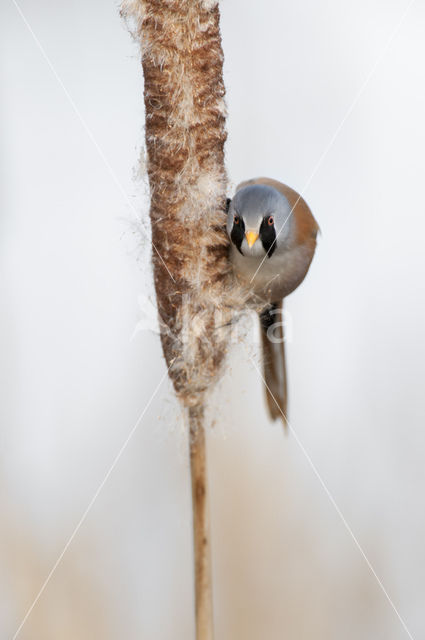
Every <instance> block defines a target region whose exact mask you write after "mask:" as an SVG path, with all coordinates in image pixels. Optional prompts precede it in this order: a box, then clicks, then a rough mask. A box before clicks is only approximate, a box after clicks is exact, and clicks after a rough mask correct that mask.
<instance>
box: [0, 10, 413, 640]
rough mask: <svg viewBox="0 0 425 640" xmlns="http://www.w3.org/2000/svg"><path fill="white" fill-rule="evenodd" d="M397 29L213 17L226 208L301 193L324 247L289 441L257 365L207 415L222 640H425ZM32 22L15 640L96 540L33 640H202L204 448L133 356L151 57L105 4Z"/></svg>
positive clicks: (296, 312)
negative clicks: (195, 456)
mask: <svg viewBox="0 0 425 640" xmlns="http://www.w3.org/2000/svg"><path fill="white" fill-rule="evenodd" d="M408 5H409V1H408V0H385V1H384V0H373V1H372V2H370V1H366V0H359V1H358V2H346V1H344V2H341V1H338V0H320V1H319V2H317V1H314V0H297V2H294V1H293V2H288V1H285V2H278V1H277V0H263V1H262V2H246V0H245V1H244V0H225V1H223V2H222V4H221V11H222V33H223V47H224V52H225V81H226V86H227V92H228V93H227V102H228V108H229V119H228V131H229V139H228V143H227V166H228V170H229V177H230V180H231V184H232V185H233V186H234V185H235V184H236V183H237V182H238V181H239V180H241V179H246V178H249V177H254V176H257V175H267V176H271V177H274V178H277V179H280V180H283V181H284V182H286V183H288V184H289V185H291V186H292V187H294V188H296V189H298V190H299V191H302V190H304V188H305V187H306V185H307V188H306V189H305V197H306V200H307V201H308V203H309V204H310V206H311V208H312V210H313V212H314V214H315V216H316V218H317V220H318V221H319V223H320V225H321V228H322V236H321V237H320V242H319V248H318V252H317V255H316V258H315V260H314V262H313V265H312V269H311V272H310V274H309V276H308V278H307V280H306V281H305V283H304V284H303V285H302V287H301V288H300V290H299V291H297V292H296V293H294V294H293V295H292V296H291V297H290V299H289V300H288V303H287V308H288V310H289V312H290V314H291V319H292V323H293V335H292V341H291V344H289V345H288V350H289V376H290V378H289V380H290V420H291V424H292V427H293V430H294V433H292V434H289V435H288V437H285V436H284V435H283V434H282V429H281V426H280V425H278V424H275V425H273V424H270V423H269V422H268V419H267V417H266V413H265V409H264V406H263V398H262V390H261V385H260V381H259V379H258V374H257V372H256V371H255V369H254V368H253V367H252V365H251V363H250V361H249V358H248V357H247V355H246V352H245V347H244V345H243V344H241V345H239V346H238V345H236V346H235V347H234V349H233V352H232V355H231V358H230V360H229V364H228V371H227V373H226V375H225V376H224V378H223V380H222V381H221V383H220V385H219V387H218V389H217V390H216V392H215V394H214V399H213V413H214V414H215V426H214V427H213V428H212V430H211V431H210V433H209V442H208V454H209V476H210V484H211V519H212V523H213V524H212V545H213V570H214V597H215V622H216V637H217V639H218V638H220V640H236V639H238V640H239V639H240V638H244V640H259V639H260V638H261V640H262V639H263V638H265V639H266V640H282V639H283V638H284V639H285V640H304V639H305V640H307V639H310V638H313V637H314V638H315V640H322V639H323V640H325V639H326V640H340V639H341V638H344V640H354V639H356V640H357V639H359V638H362V639H365V640H376V639H378V638H382V639H385V640H403V639H405V638H409V632H410V634H411V635H410V638H414V640H419V638H423V637H424V635H425V617H424V597H425V593H424V567H425V552H424V544H423V540H424V535H425V513H424V504H423V502H424V500H423V491H424V482H425V465H424V456H425V454H424V447H425V429H424V426H425V425H424V418H425V397H424V373H425V365H424V361H425V342H424V339H423V330H424V329H423V328H424V325H425V306H424V300H425V293H424V286H423V278H424V267H425V256H424V234H425V204H424V199H423V182H424V175H423V174H424V155H423V150H424V147H425V124H424V112H425V83H424V81H423V80H424V58H425V39H424V27H425V7H424V5H423V3H421V2H415V3H413V4H412V5H411V6H410V7H409V9H408V11H407V13H406V14H405V16H404V20H403V21H402V22H401V23H400V21H401V19H402V16H403V14H404V13H405V10H406V8H407V7H408ZM20 7H21V9H22V12H23V14H24V16H25V18H26V20H27V22H28V25H29V26H30V28H31V29H32V30H33V33H34V34H35V36H36V38H37V39H38V41H39V43H40V46H41V48H42V50H43V51H44V52H45V55H46V56H47V58H48V60H49V61H50V64H51V66H52V67H53V69H52V68H51V67H50V66H49V63H48V62H47V60H46V58H45V57H44V56H43V53H42V51H41V49H40V47H39V46H38V45H37V43H36V42H35V40H34V37H33V35H32V34H31V32H30V29H29V28H28V25H26V24H25V21H24V20H23V18H22V16H21V15H20V13H19V11H18V10H17V7H16V5H15V4H14V2H13V0H4V2H3V3H2V34H1V47H2V54H3V55H2V63H1V93H2V102H3V105H2V109H1V112H0V126H1V138H2V151H1V168H2V171H1V222H0V224H1V226H0V230H1V231H0V234H1V235H0V245H1V258H0V259H1V276H0V282H1V303H0V304H1V332H0V353H1V359H0V376H1V409H0V411H1V414H0V415H1V432H0V433H1V440H0V442H1V448H0V456H1V457H0V490H1V528H0V566H1V570H0V637H1V638H5V639H10V640H11V639H12V638H13V637H14V635H15V633H16V631H17V629H18V628H19V626H20V624H21V622H22V621H23V618H24V616H25V614H26V612H27V611H28V609H29V608H30V606H31V604H32V603H33V601H34V599H35V598H36V597H37V594H38V593H39V591H40V588H41V587H42V586H43V584H44V582H45V580H46V578H47V577H48V575H49V572H50V571H51V569H52V567H53V566H54V565H55V562H56V561H57V560H58V558H59V557H60V554H61V553H62V551H63V550H64V548H65V545H66V544H67V543H68V542H69V540H70V537H71V535H72V534H73V532H75V529H76V527H77V525H80V526H79V528H78V530H77V531H76V532H75V536H74V537H73V538H72V540H71V541H70V543H69V546H68V547H67V549H66V552H65V553H64V555H63V556H62V558H61V561H60V562H59V564H58V565H57V568H56V570H55V571H54V572H53V574H52V575H51V578H50V580H49V582H48V583H47V585H46V587H45V589H44V591H43V592H42V593H41V595H40V597H39V599H38V600H37V602H36V604H35V606H34V607H33V609H32V611H31V613H30V615H29V616H28V618H27V619H26V621H25V624H24V625H23V626H22V627H21V629H20V632H19V634H18V636H16V637H18V638H20V639H22V640H57V639H58V638H61V640H68V639H71V638H72V639H75V638H78V639H80V640H86V639H87V640H88V639H90V640H93V639H94V638H96V639H102V640H109V639H114V640H115V639H118V638H126V639H128V640H132V639H136V638H143V639H147V640H151V639H155V640H172V639H173V640H174V639H176V638H185V639H186V638H187V639H189V638H192V637H193V632H194V625H193V613H192V608H193V595H192V559H191V514H190V494H189V475H188V461H187V434H186V433H185V432H184V428H183V425H182V423H181V419H180V415H179V411H178V408H177V406H176V403H175V401H174V400H173V396H172V392H171V389H170V385H169V383H168V381H167V380H166V379H163V380H162V382H161V379H162V378H163V376H164V373H165V366H164V362H163V360H162V355H161V350H160V345H159V339H158V337H157V335H155V333H154V332H153V331H148V330H144V329H143V326H144V324H143V323H144V319H145V317H146V306H147V302H146V298H147V297H149V296H150V295H151V275H150V267H149V256H148V245H147V243H146V241H143V240H142V239H141V237H140V233H139V231H138V230H137V226H136V225H135V222H136V219H137V216H136V215H135V212H134V210H135V211H136V213H137V215H140V213H142V215H143V216H144V217H145V218H146V215H147V210H146V198H145V196H144V193H145V186H144V185H143V183H142V184H140V183H139V184H136V182H135V180H134V172H135V167H137V160H138V156H139V154H140V152H143V149H142V147H143V119H144V115H143V106H142V88H143V81H142V73H141V67H140V64H139V54H138V51H137V48H136V46H135V45H134V43H133V42H132V41H131V39H130V37H129V35H128V33H127V31H126V29H125V27H124V25H123V24H122V22H121V21H120V18H119V14H118V6H117V4H116V3H115V2H101V1H100V0H92V1H91V2H89V3H87V2H83V1H82V0H74V2H72V3H70V2H65V1H64V0H58V1H57V2H55V3H51V2H47V0H37V1H36V2H30V1H29V0H20ZM376 63H378V64H376ZM55 74H57V75H55ZM370 74H372V75H370ZM367 80H368V82H367V84H366V85H365V81H367ZM359 92H360V95H359ZM353 103H354V106H353ZM78 114H79V115H78ZM347 114H348V117H347V118H346V119H345V121H344V122H343V120H344V118H345V116H346V115H347ZM342 122H343V124H342V127H340V124H341V123H342ZM339 127H340V128H339ZM336 132H338V135H337V137H336V138H335V139H333V136H334V134H335V133H336ZM332 140H333V143H332V145H331V146H330V147H329V144H330V143H331V141H332ZM327 149H328V151H327V153H326V155H325V156H324V157H323V153H324V151H325V150H327ZM313 172H314V175H313V176H312V174H313ZM125 194H127V195H125ZM133 208H134V210H133ZM158 385H159V388H158ZM154 392H156V393H155V395H154V398H153V400H152V401H151V403H150V404H149V406H148V408H147V410H146V412H145V413H144V414H143V416H142V418H141V420H140V421H139V423H138V426H137V427H136V429H135V430H134V433H133V435H132V437H131V438H130V440H129V442H128V445H127V446H126V447H125V449H124V450H123V452H122V455H121V456H120V457H119V459H118V460H117V461H116V464H115V466H114V467H113V469H112V471H111V473H110V474H109V476H108V477H107V479H106V481H105V482H104V484H103V485H102V487H101V490H100V491H99V493H98V495H97V497H96V499H95V500H94V501H92V499H93V498H94V496H95V494H96V491H97V490H98V488H99V487H100V486H101V483H102V482H103V481H104V479H105V476H106V474H107V473H108V471H109V470H110V468H111V465H112V464H113V462H114V460H115V459H116V456H117V454H118V453H119V452H120V449H121V447H122V445H123V444H124V442H125V441H126V438H127V437H128V436H129V434H130V433H131V432H132V429H133V427H134V426H135V424H136V421H137V420H138V419H139V417H140V415H141V413H142V411H143V410H144V409H145V407H146V405H147V403H148V402H149V401H150V398H151V396H152V394H153V393H154ZM331 497H332V498H333V499H334V501H335V503H336V505H337V506H338V508H339V510H340V513H338V511H337V510H336V509H335V504H333V503H332V498H331ZM91 503H92V504H91ZM88 507H90V508H89V510H88V511H87V508H88ZM341 514H342V515H343V517H344V518H345V520H346V525H347V526H346V525H345V524H344V522H343V520H342V518H341ZM82 516H84V518H83V520H81V518H82ZM347 527H348V528H349V529H351V531H352V534H353V536H355V538H356V539H357V541H358V544H359V545H360V547H361V549H362V550H363V552H364V554H365V555H366V557H367V558H368V560H369V562H370V563H371V566H372V567H373V568H374V570H375V572H376V574H377V576H378V577H379V579H380V580H381V582H382V585H383V587H384V588H385V589H386V591H387V594H388V596H389V598H390V599H391V601H392V603H393V605H394V607H395V608H396V610H397V611H398V614H399V616H400V617H401V619H402V621H404V624H405V625H406V626H407V628H408V630H409V631H408V630H407V629H406V628H405V627H404V626H403V623H402V621H401V620H400V619H399V617H398V615H397V613H396V612H395V610H394V608H393V607H392V605H391V604H390V602H389V600H388V599H387V597H386V595H385V594H384V592H383V589H382V588H381V586H380V584H379V583H378V580H377V578H376V577H375V576H374V575H373V573H372V571H371V568H370V567H369V566H368V564H367V562H366V560H365V557H364V556H363V555H362V553H361V551H360V550H359V548H358V547H357V546H356V543H355V542H354V539H353V537H352V536H351V534H350V532H349V531H348V528H347Z"/></svg>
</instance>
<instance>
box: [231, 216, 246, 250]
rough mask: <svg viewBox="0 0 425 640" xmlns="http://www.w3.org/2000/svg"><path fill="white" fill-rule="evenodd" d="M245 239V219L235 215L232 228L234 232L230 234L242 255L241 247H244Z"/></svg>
mask: <svg viewBox="0 0 425 640" xmlns="http://www.w3.org/2000/svg"><path fill="white" fill-rule="evenodd" d="M236 220H237V222H236ZM244 237H245V223H244V221H243V218H241V217H240V216H238V215H237V214H235V216H234V218H233V227H232V232H231V234H230V239H231V241H232V242H233V244H234V245H235V247H236V248H237V250H238V251H239V253H242V249H241V246H242V242H243V239H244ZM242 255H243V253H242Z"/></svg>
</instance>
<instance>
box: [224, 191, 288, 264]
mask: <svg viewBox="0 0 425 640" xmlns="http://www.w3.org/2000/svg"><path fill="white" fill-rule="evenodd" d="M290 213H291V205H290V204H289V202H288V200H287V198H286V197H285V196H284V195H283V193H280V192H279V191H278V190H277V189H275V188H274V187H270V186H268V185H263V184H253V185H248V186H247V187H243V188H242V189H240V190H239V191H237V192H236V194H235V196H234V198H233V200H231V201H230V204H229V207H228V212H227V233H228V234H229V237H230V239H231V241H232V242H233V244H234V245H235V246H236V248H237V249H238V251H240V253H242V255H244V256H251V257H264V256H265V255H267V256H268V257H269V258H270V257H271V256H272V255H273V253H274V251H275V249H276V248H278V247H280V246H282V245H283V244H284V243H285V241H286V240H287V239H288V237H289V234H290V231H291V218H290ZM288 218H289V219H288Z"/></svg>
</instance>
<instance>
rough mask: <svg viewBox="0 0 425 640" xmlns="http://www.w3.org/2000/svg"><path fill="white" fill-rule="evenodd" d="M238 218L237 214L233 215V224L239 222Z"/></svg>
mask: <svg viewBox="0 0 425 640" xmlns="http://www.w3.org/2000/svg"><path fill="white" fill-rule="evenodd" d="M239 220H240V218H239V216H233V222H234V223H235V224H239Z"/></svg>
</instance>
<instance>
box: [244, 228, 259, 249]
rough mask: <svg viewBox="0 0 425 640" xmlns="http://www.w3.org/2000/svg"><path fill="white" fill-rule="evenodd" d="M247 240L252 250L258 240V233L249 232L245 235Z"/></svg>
mask: <svg viewBox="0 0 425 640" xmlns="http://www.w3.org/2000/svg"><path fill="white" fill-rule="evenodd" d="M245 238H246V241H247V243H248V247H249V248H250V249H251V247H252V246H253V245H254V244H255V242H256V241H257V240H258V233H256V232H255V231H247V232H246V234H245Z"/></svg>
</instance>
